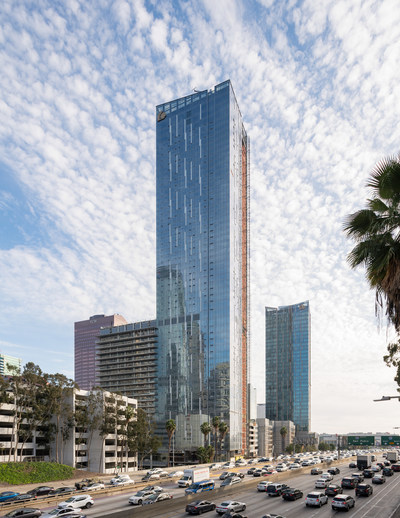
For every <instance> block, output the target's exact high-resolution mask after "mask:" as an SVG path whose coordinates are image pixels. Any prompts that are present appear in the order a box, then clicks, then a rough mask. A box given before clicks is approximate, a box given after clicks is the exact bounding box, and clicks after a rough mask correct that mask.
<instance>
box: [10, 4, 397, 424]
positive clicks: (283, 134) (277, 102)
mask: <svg viewBox="0 0 400 518" xmlns="http://www.w3.org/2000/svg"><path fill="white" fill-rule="evenodd" d="M228 4H229V6H228ZM260 4H261V5H263V6H264V7H266V8H268V9H269V11H268V13H269V14H268V18H263V20H262V21H260V20H256V19H247V18H246V17H245V15H244V13H248V12H249V11H245V9H244V7H246V8H247V7H248V5H247V4H246V5H245V4H244V3H240V2H237V3H233V2H222V3H221V2H220V3H215V2H210V1H209V0H205V1H204V2H203V3H186V2H182V3H179V2H178V3H177V6H176V8H175V9H172V8H171V4H170V3H168V2H160V3H159V5H158V4H157V7H153V8H150V7H149V5H148V4H146V5H147V6H146V5H145V4H144V3H143V2H141V1H129V2H128V1H127V0H125V1H120V2H114V3H107V2H105V3H104V6H106V7H104V10H103V8H102V5H103V4H101V5H100V6H99V5H97V4H96V5H95V4H87V3H84V2H77V1H73V0H69V1H68V2H65V3H64V4H63V6H61V5H58V4H57V6H55V5H53V3H52V2H50V1H44V2H42V4H40V5H38V6H36V5H35V6H33V7H31V8H30V9H29V10H28V8H27V6H26V4H25V3H24V2H18V1H17V2H10V1H9V2H7V1H5V2H3V4H2V8H1V9H0V21H1V22H2V23H1V24H0V27H1V29H0V41H2V50H0V64H1V66H2V70H3V75H2V78H0V88H1V91H2V99H1V101H0V117H1V125H0V151H1V155H2V157H3V160H4V162H5V163H6V164H7V166H8V167H9V168H10V169H11V170H12V171H13V172H14V175H15V178H16V180H17V181H18V182H19V183H20V185H21V186H22V187H23V190H24V192H25V193H26V196H27V198H28V199H29V202H30V204H31V206H32V207H33V209H34V211H35V212H36V213H37V214H39V215H40V220H41V221H42V222H43V229H44V230H45V232H46V234H47V235H48V239H47V244H46V247H42V248H39V247H30V246H27V245H26V244H23V243H21V245H20V246H16V247H15V248H12V249H11V250H0V268H1V271H2V282H1V285H0V315H1V316H0V323H3V325H4V326H6V325H10V324H9V323H10V322H16V321H17V320H18V319H22V318H24V316H26V315H27V314H29V315H30V316H31V317H32V318H35V319H37V320H38V321H42V322H43V326H44V329H45V328H46V326H48V325H49V322H51V323H52V325H59V326H60V325H62V326H68V325H70V324H71V325H72V322H73V321H74V320H80V319H83V318H87V317H88V316H89V315H91V314H94V313H98V312H99V311H100V312H103V311H104V312H107V313H110V312H111V313H114V312H119V313H122V314H124V316H125V317H126V318H128V319H131V320H139V319H142V318H143V319H148V318H153V317H154V316H155V141H154V137H155V128H154V120H155V115H154V114H155V105H156V104H158V103H161V102H164V101H168V100H169V99H172V98H174V97H179V96H183V95H185V94H188V93H190V91H191V89H192V88H193V87H194V86H196V87H197V88H199V89H202V88H208V87H211V86H213V85H214V84H216V83H218V82H219V81H222V80H225V79H227V78H231V80H232V82H233V87H234V89H235V92H236V95H237V98H238V101H239V105H240V107H241V111H242V114H243V116H244V122H245V125H246V128H247V131H248V133H249V135H250V137H251V143H252V144H251V162H252V179H251V183H252V191H251V192H252V199H251V221H252V227H251V232H252V233H251V252H252V253H251V266H252V277H251V278H252V284H251V288H252V302H251V307H252V347H253V350H257V351H263V347H264V345H263V344H264V315H263V312H264V306H266V305H269V306H271V305H286V304H292V303H296V302H300V301H301V300H306V299H309V300H310V304H311V312H312V322H313V330H312V350H313V408H314V414H313V424H314V426H315V429H316V430H318V431H322V429H323V428H325V427H326V431H331V430H332V427H333V426H334V424H335V421H334V420H333V419H332V413H331V412H330V410H328V409H327V408H326V404H325V403H324V401H323V400H321V399H320V398H319V397H318V394H319V389H320V387H321V386H323V384H324V383H325V384H327V386H328V387H329V388H330V390H331V391H332V393H335V394H337V401H341V402H342V403H343V401H347V400H348V397H347V396H348V394H347V391H346V382H347V380H349V379H351V381H352V383H354V386H357V387H360V386H361V385H362V379H364V378H362V376H360V373H359V369H358V366H359V365H363V370H364V371H365V372H367V373H371V374H372V373H373V369H374V368H379V377H380V383H381V386H380V387H379V390H384V389H386V391H388V392H390V391H391V390H394V383H393V381H392V377H393V376H392V374H391V371H390V370H389V369H387V368H386V367H385V366H384V365H383V363H382V362H381V357H382V354H383V352H384V342H385V335H384V333H383V334H382V333H381V334H378V332H377V330H376V325H375V320H374V301H373V294H372V293H371V292H369V291H368V289H367V285H366V282H365V281H364V280H363V276H362V273H361V272H357V273H356V272H350V271H349V269H348V267H347V265H346V263H345V257H346V253H347V252H348V250H349V249H350V246H351V244H350V243H348V242H346V241H345V238H344V236H343V234H342V228H341V227H342V221H343V217H344V216H345V215H346V214H347V213H349V212H352V211H354V210H356V209H357V208H359V207H360V206H362V205H363V200H364V199H365V197H366V195H367V193H366V189H365V179H366V176H367V174H368V171H369V170H370V168H371V167H372V166H373V164H374V162H375V161H376V160H378V159H379V158H381V156H383V155H385V154H389V153H390V154H392V153H396V152H397V151H398V149H397V147H398V142H399V137H400V135H399V133H400V129H399V127H398V124H397V121H398V119H399V115H400V114H399V111H400V102H399V90H398V88H397V83H398V78H397V63H398V61H399V57H400V56H399V46H398V43H397V42H398V39H399V30H400V29H399V28H400V24H399V23H398V21H399V10H398V9H397V7H396V4H395V3H394V2H393V3H391V2H390V0H388V1H387V2H383V3H380V4H379V5H377V4H370V3H369V2H367V1H360V2H355V1H354V2H353V1H351V2H338V1H336V0H335V1H333V0H326V1H324V2H322V3H320V4H319V6H318V9H316V8H315V3H313V2H311V1H306V2H303V4H301V6H298V7H296V9H295V10H293V9H292V8H291V7H290V4H289V3H281V2H275V3H274V2H272V1H269V0H263V1H261V2H260ZM388 4H391V7H390V8H388ZM255 5H256V4H254V6H255ZM43 6H44V7H43ZM251 6H253V4H251ZM251 6H250V7H251ZM110 13H111V16H110ZM388 13H390V16H388ZM292 22H293V23H294V26H295V33H294V34H292V33H291V26H290V23H292ZM271 35H272V36H271ZM270 36H271V37H270ZM296 38H297V39H298V41H299V42H300V46H299V47H296V45H295V43H294V41H296ZM2 199H3V198H2ZM0 203H1V202H0ZM68 340H70V346H71V347H72V335H71V336H70V337H69V338H68V339H65V342H67V341H68ZM5 341H9V342H10V343H13V342H16V343H20V340H19V339H18V340H15V339H14V340H5ZM258 354H260V353H258ZM377 365H378V367H376V366H377ZM327 366H329V375H330V378H329V377H328V376H327ZM262 367H263V365H262V362H253V364H252V367H251V368H252V376H253V377H254V379H256V380H258V386H259V389H260V391H259V395H260V396H261V395H262V393H263V390H264V388H263V386H264V384H263V380H262V379H261V378H262ZM45 370H46V369H45ZM336 379H341V380H344V383H341V384H340V386H337V385H336V386H335V387H334V386H333V385H334V383H335V380H336ZM371 391H372V388H371ZM374 395H376V394H374ZM378 395H379V394H378ZM370 399H372V398H371V394H370V393H368V395H366V396H365V398H364V399H362V398H361V396H360V399H359V400H358V401H357V404H358V405H359V408H360V412H359V414H362V413H365V414H366V415H367V416H369V415H371V407H370V403H369V401H370ZM367 400H368V401H367ZM346 404H348V405H349V406H348V408H346V410H344V411H343V413H344V415H346V419H344V418H343V420H344V424H343V426H344V427H346V426H349V427H351V428H355V426H353V424H352V423H354V417H353V416H352V410H351V404H349V403H346ZM332 405H333V408H336V406H337V405H338V403H337V402H336V400H335V403H333V402H332ZM379 419H381V421H377V424H376V426H377V427H378V428H382V429H384V428H385V427H388V426H389V424H387V423H388V422H389V421H388V420H387V419H386V420H385V416H384V415H383V413H382V414H379ZM346 423H349V424H348V425H346ZM380 423H382V425H381V424H380ZM363 426H367V424H366V422H364V423H363V424H362V425H361V422H360V428H363ZM328 428H329V429H328ZM333 431H335V430H333Z"/></svg>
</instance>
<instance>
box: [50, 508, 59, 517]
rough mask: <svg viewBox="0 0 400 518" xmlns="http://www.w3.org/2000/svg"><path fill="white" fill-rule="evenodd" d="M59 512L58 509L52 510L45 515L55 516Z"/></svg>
mask: <svg viewBox="0 0 400 518" xmlns="http://www.w3.org/2000/svg"><path fill="white" fill-rule="evenodd" d="M59 512H60V510H59V509H53V510H52V511H49V512H48V513H47V514H48V515H49V516H57V515H58V513H59Z"/></svg>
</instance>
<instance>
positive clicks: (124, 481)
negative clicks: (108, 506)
mask: <svg viewBox="0 0 400 518" xmlns="http://www.w3.org/2000/svg"><path fill="white" fill-rule="evenodd" d="M134 483H135V481H134V480H132V479H131V477H130V476H129V475H119V476H118V477H114V478H112V479H111V480H110V484H111V485H112V486H126V485H128V484H134Z"/></svg>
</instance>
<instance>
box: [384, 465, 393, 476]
mask: <svg viewBox="0 0 400 518" xmlns="http://www.w3.org/2000/svg"><path fill="white" fill-rule="evenodd" d="M382 475H385V477H392V476H393V470H392V468H387V467H384V468H383V470H382Z"/></svg>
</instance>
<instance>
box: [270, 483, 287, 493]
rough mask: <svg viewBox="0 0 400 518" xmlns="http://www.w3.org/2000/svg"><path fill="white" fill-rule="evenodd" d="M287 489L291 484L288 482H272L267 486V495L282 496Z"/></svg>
mask: <svg viewBox="0 0 400 518" xmlns="http://www.w3.org/2000/svg"><path fill="white" fill-rule="evenodd" d="M285 489H289V486H288V485H286V484H279V483H275V484H270V485H269V486H267V495H268V496H281V494H282V492H283V491H284V490H285Z"/></svg>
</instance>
